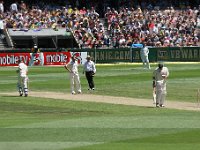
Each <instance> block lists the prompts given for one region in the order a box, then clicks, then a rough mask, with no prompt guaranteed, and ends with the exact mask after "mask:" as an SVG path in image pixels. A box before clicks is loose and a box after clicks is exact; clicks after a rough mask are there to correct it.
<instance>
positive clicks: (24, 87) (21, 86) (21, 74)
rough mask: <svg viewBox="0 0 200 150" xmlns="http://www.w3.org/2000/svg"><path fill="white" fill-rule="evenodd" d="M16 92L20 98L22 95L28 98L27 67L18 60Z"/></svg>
mask: <svg viewBox="0 0 200 150" xmlns="http://www.w3.org/2000/svg"><path fill="white" fill-rule="evenodd" d="M17 73H18V83H17V87H18V91H19V95H20V96H22V95H23V93H24V96H25V97H27V96H28V67H27V65H26V64H25V63H24V62H23V60H19V65H18V70H17Z"/></svg>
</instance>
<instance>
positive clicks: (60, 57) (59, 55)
mask: <svg viewBox="0 0 200 150" xmlns="http://www.w3.org/2000/svg"><path fill="white" fill-rule="evenodd" d="M72 55H76V57H77V59H78V62H79V63H80V62H81V54H80V53H79V52H78V53H73V54H72V53H70V52H44V53H0V66H17V65H18V61H19V59H22V60H24V62H25V63H26V64H27V65H29V66H38V65H39V66H43V65H64V64H67V63H68V62H69V61H70V58H71V56H72Z"/></svg>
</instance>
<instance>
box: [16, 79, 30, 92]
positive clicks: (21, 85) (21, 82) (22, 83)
mask: <svg viewBox="0 0 200 150" xmlns="http://www.w3.org/2000/svg"><path fill="white" fill-rule="evenodd" d="M17 86H18V90H19V93H20V94H23V92H24V93H25V94H28V77H27V76H26V77H21V76H18V83H17Z"/></svg>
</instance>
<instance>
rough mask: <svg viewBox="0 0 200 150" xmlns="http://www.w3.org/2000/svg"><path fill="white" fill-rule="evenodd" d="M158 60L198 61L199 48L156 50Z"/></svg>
mask: <svg viewBox="0 0 200 150" xmlns="http://www.w3.org/2000/svg"><path fill="white" fill-rule="evenodd" d="M157 54H158V55H157V57H158V60H159V61H161V60H166V61H200V47H173V48H166V49H163V48H162V49H157Z"/></svg>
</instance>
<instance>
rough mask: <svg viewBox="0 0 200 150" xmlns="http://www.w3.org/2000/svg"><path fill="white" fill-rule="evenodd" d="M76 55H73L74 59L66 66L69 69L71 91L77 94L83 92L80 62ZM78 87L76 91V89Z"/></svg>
mask: <svg viewBox="0 0 200 150" xmlns="http://www.w3.org/2000/svg"><path fill="white" fill-rule="evenodd" d="M75 57H76V56H72V58H71V59H72V60H71V61H70V62H69V63H68V64H66V65H65V66H64V67H65V69H67V70H68V71H69V78H70V85H71V93H72V94H76V92H78V94H81V82H80V77H79V73H78V62H77V60H76V58H75ZM75 88H76V91H75Z"/></svg>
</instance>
